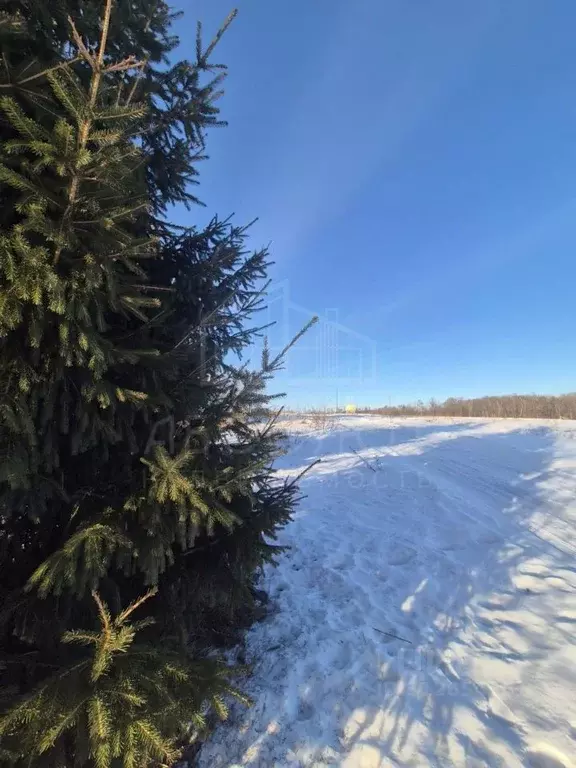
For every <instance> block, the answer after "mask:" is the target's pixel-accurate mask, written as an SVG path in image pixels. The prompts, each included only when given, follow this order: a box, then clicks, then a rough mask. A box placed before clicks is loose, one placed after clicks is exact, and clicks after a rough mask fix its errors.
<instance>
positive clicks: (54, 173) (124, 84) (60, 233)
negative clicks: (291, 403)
mask: <svg viewBox="0 0 576 768" xmlns="http://www.w3.org/2000/svg"><path fill="white" fill-rule="evenodd" d="M48 6H50V7H49V8H48ZM173 18H174V15H173V14H172V13H171V12H170V9H169V8H168V6H167V5H166V4H165V3H164V2H162V1H161V0H138V2H137V3H134V2H133V0H82V3H78V2H77V0H59V2H55V3H49V4H47V3H45V2H44V1H43V0H14V1H13V2H10V3H5V4H4V10H2V12H0V46H1V48H2V57H1V59H0V136H1V146H0V762H2V764H8V765H14V766H17V767H18V768H20V766H32V767H34V768H35V767H36V766H38V767H40V766H47V767H49V768H60V767H62V768H72V767H74V768H84V767H88V768H91V767H92V766H95V767H97V768H117V767H119V766H123V767H124V768H130V767H131V766H134V768H136V767H140V766H149V765H155V766H161V765H166V766H168V765H170V764H171V763H173V762H174V760H176V759H177V757H178V755H179V754H180V750H181V748H182V747H183V746H185V745H186V744H187V743H189V742H190V740H191V739H193V738H195V737H196V735H197V734H198V733H199V732H201V731H202V729H203V728H204V727H205V722H206V717H207V715H209V714H210V713H211V712H212V711H213V712H215V713H216V714H217V715H218V716H220V717H225V716H226V713H227V705H226V699H227V697H229V696H237V697H240V698H242V697H241V696H240V694H239V693H238V692H237V691H236V690H235V688H234V687H233V684H232V681H233V677H234V675H235V674H237V673H238V671H239V670H233V669H229V668H228V667H227V666H226V665H225V664H224V663H222V662H220V661H218V660H217V657H216V656H215V654H214V649H215V648H216V647H218V646H222V645H227V644H230V643H233V642H235V640H236V639H237V637H238V632H239V631H240V630H241V629H242V628H243V627H245V626H247V625H248V624H249V623H250V622H251V621H252V620H253V617H254V616H255V615H256V612H257V608H258V605H257V601H258V597H259V594H260V593H259V592H258V590H256V589H255V579H256V576H257V574H258V572H259V569H260V568H261V567H262V565H263V564H264V563H266V562H271V561H273V558H274V555H275V554H276V553H277V551H278V547H276V546H275V545H273V544H271V543H270V542H271V540H273V539H274V536H275V532H276V531H277V529H278V527H279V526H282V525H284V524H285V523H286V522H287V521H288V520H289V519H290V515H291V511H292V509H293V506H294V503H295V501H296V494H297V488H296V485H295V484H294V483H285V484H282V483H278V481H277V480H276V479H275V477H274V472H273V469H272V467H271V465H272V461H273V459H274V458H275V457H276V456H277V455H278V453H279V452H280V451H281V450H282V443H281V435H280V434H279V433H278V431H277V430H276V428H275V420H276V416H275V415H274V414H272V415H270V405H271V403H270V400H271V398H270V395H269V394H267V392H266V387H267V384H268V382H269V380H270V378H271V376H272V374H273V373H274V372H275V371H276V370H278V368H279V367H280V366H281V365H282V357H283V355H280V356H279V357H276V358H275V359H273V360H271V359H270V356H269V354H268V350H267V348H266V347H265V349H264V354H263V361H262V367H261V369H260V370H257V371H253V370H249V369H247V368H246V367H244V366H236V365H234V364H232V363H231V362H230V361H231V353H236V354H241V353H242V351H243V350H244V349H245V348H246V347H248V346H249V345H250V344H251V343H252V342H253V340H254V337H255V335H258V333H259V331H261V330H262V329H259V328H258V327H254V326H253V324H252V323H251V322H250V318H251V316H252V315H253V314H254V313H255V312H257V311H258V310H259V309H260V308H261V307H262V300H263V289H262V288H261V287H259V282H260V281H261V279H262V278H264V277H265V275H266V268H267V266H268V262H267V253H266V251H257V252H254V253H250V252H248V251H247V250H246V246H245V241H246V230H245V228H243V227H238V226H234V225H233V224H231V223H230V222H229V221H220V220H218V219H214V220H213V221H212V222H211V223H210V224H209V225H208V226H207V227H206V228H204V229H196V228H193V227H191V228H181V227H175V226H171V225H170V223H169V221H168V219H167V212H168V211H169V209H170V206H172V205H173V204H175V203H183V204H185V205H189V204H192V203H195V202H197V201H196V198H195V196H194V194H193V192H192V189H193V185H194V184H195V183H196V182H197V179H196V176H197V168H196V166H197V164H198V162H199V160H201V159H202V158H203V157H204V139H205V133H206V129H207V128H209V127H210V126H212V125H218V124H221V121H220V120H219V117H218V110H217V108H216V106H215V101H216V99H217V98H218V96H219V95H220V88H221V82H222V79H223V76H224V74H225V72H224V69H223V67H222V66H220V65H217V64H213V63H212V61H211V57H212V54H213V51H214V47H215V45H216V43H217V42H218V40H219V39H220V37H221V35H222V34H223V32H224V31H225V29H226V27H227V26H228V24H229V23H230V21H231V19H232V18H233V15H232V16H231V17H230V18H229V19H228V20H227V22H226V23H225V25H224V27H223V28H222V29H221V30H220V31H219V32H218V34H217V36H216V38H215V39H214V41H212V43H210V45H209V46H208V47H207V48H204V47H203V45H202V40H201V35H200V29H199V34H198V43H197V50H196V58H195V61H193V62H188V61H180V62H176V63H171V62H170V60H169V59H168V54H169V53H170V51H171V50H172V49H173V48H174V47H175V46H176V45H177V39H176V38H174V37H173V36H172V35H171V34H170V32H169V28H170V23H171V21H172V20H173Z"/></svg>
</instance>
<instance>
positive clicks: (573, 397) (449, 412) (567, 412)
mask: <svg viewBox="0 0 576 768" xmlns="http://www.w3.org/2000/svg"><path fill="white" fill-rule="evenodd" d="M358 410H359V412H361V413H377V414H382V415H386V416H476V417H498V418H517V419H524V418H534V419H576V393H575V392H570V393H568V394H565V395H491V396H488V397H474V398H470V399H466V398H462V397H449V398H448V399H447V400H444V402H438V401H436V400H434V399H432V400H430V401H428V402H424V401H422V400H419V401H418V402H416V403H409V404H406V405H390V406H382V407H380V408H359V409H358Z"/></svg>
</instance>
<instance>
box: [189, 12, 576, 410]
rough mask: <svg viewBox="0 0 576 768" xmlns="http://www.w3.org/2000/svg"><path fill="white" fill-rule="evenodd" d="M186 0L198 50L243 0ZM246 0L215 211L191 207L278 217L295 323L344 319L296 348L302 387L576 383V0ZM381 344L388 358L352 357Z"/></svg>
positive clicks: (294, 395) (359, 396)
mask: <svg viewBox="0 0 576 768" xmlns="http://www.w3.org/2000/svg"><path fill="white" fill-rule="evenodd" d="M179 7H181V8H182V9H183V10H184V11H185V16H184V18H183V19H182V20H181V21H180V22H178V26H177V32H178V33H179V34H180V36H181V39H182V48H181V53H182V55H183V56H186V55H190V56H192V52H193V39H194V29H195V22H196V20H197V19H200V20H201V21H202V22H203V24H204V27H205V31H206V34H207V35H208V34H210V33H212V32H214V31H215V30H216V29H217V27H218V25H219V23H220V21H221V20H222V19H224V18H225V17H226V15H227V14H228V12H229V11H230V10H231V7H232V6H231V4H230V2H229V0H194V2H180V4H179ZM238 7H239V15H238V18H237V19H236V21H235V22H234V24H233V25H232V27H231V28H230V30H229V31H228V33H227V34H226V36H225V37H224V38H223V40H222V42H221V44H220V46H219V49H218V59H219V60H220V61H223V62H224V63H226V64H228V66H229V68H230V72H229V77H228V80H227V84H226V95H225V97H224V98H223V100H222V102H221V107H222V115H223V117H224V118H225V119H227V120H228V122H229V126H228V128H226V129H223V130H214V131H213V132H212V133H211V134H210V136H209V139H208V153H209V155H210V159H209V160H208V161H207V162H206V163H204V165H203V166H202V168H201V186H200V196H201V198H202V199H203V200H204V202H205V203H206V205H207V208H206V210H205V211H204V210H202V209H198V210H195V211H193V212H191V213H190V214H186V215H185V216H183V217H182V219H183V220H186V221H188V222H190V223H192V222H196V223H201V222H202V221H204V220H205V219H206V217H207V216H208V215H209V214H212V213H214V212H218V213H219V214H220V215H221V216H224V215H227V214H229V213H232V212H233V213H235V215H236V218H237V220H238V221H239V222H245V221H248V220H251V219H252V218H254V217H256V216H258V217H259V221H258V223H257V224H256V225H255V226H254V229H253V244H254V246H257V245H261V244H266V243H268V242H270V244H271V255H272V257H273V258H274V259H275V261H276V264H275V266H274V268H273V269H272V274H271V277H272V278H273V280H274V282H275V284H276V285H282V286H284V287H286V286H287V287H288V295H289V300H288V301H289V307H288V310H287V309H286V307H284V310H283V312H282V313H281V319H280V323H279V325H280V326H282V325H283V324H284V326H286V325H287V324H288V325H289V329H288V330H289V332H291V331H292V330H296V328H297V326H298V324H299V323H300V322H301V321H302V320H304V319H305V318H306V317H307V316H308V315H310V314H313V313H317V314H319V315H321V316H325V315H326V313H327V312H328V315H329V316H330V317H331V318H332V319H334V318H336V319H337V321H338V323H339V326H338V330H337V333H336V332H335V333H336V335H335V334H334V333H333V334H332V336H330V338H331V339H332V341H331V342H330V344H332V347H334V346H336V348H337V349H336V352H334V351H333V350H332V351H331V352H330V354H331V355H332V363H330V365H328V366H326V365H324V364H319V363H318V360H319V359H320V358H322V355H323V354H324V353H323V347H322V344H325V343H326V342H325V341H322V339H325V338H328V337H327V336H326V335H325V336H321V334H322V331H321V330H318V329H317V331H315V332H314V334H316V335H314V334H313V335H312V336H310V338H309V340H308V342H307V343H306V345H304V346H303V347H302V348H301V349H300V350H299V351H298V352H297V353H295V354H294V355H293V356H292V357H291V358H290V359H289V361H288V367H287V370H286V372H285V373H284V374H282V375H281V376H279V379H278V386H279V388H281V389H283V390H286V391H287V392H288V395H289V397H288V402H289V403H291V404H296V405H312V404H317V405H333V404H334V400H335V397H336V392H338V397H339V399H340V400H341V401H343V400H351V401H354V402H357V403H362V404H374V405H376V404H379V403H387V402H389V401H392V402H402V401H412V400H415V399H418V398H423V399H428V398H430V397H436V398H439V399H443V398H445V397H448V396H474V395H482V394H492V393H497V392H520V391H521V392H532V391H538V392H561V391H573V390H576V354H575V350H576V302H575V301H574V294H575V290H576V258H575V257H576V46H575V45H574V29H575V28H576V4H575V3H574V1H573V0H555V2H554V3H543V2H542V1H541V0H499V1H498V2H497V1H496V0H482V1H481V2H472V0H436V1H435V2H429V0H394V1H392V0H354V2H352V1H351V0H291V2H290V3H285V2H278V0H240V2H239V3H238ZM283 301H284V302H286V299H285V298H284V299H283ZM347 330H349V331H350V333H349V334H347V333H346V331H347ZM287 332H288V331H287V328H286V327H279V328H278V329H277V330H276V331H275V332H274V333H276V334H277V337H278V338H277V339H276V341H277V343H281V336H282V334H285V333H287ZM318 334H320V335H318ZM319 339H320V341H319ZM334 339H336V340H335V341H334ZM345 339H348V341H345ZM271 340H272V342H273V343H274V342H275V338H274V335H272V339H271ZM318 345H320V346H318ZM362 345H364V346H366V345H367V348H368V352H367V353H366V352H364V351H359V352H358V354H360V355H366V354H367V355H369V357H370V365H368V366H366V365H364V366H360V367H359V368H358V366H357V367H356V368H354V369H351V368H350V367H349V366H348V367H347V363H344V362H342V361H341V360H340V357H342V360H343V359H344V357H346V354H347V353H346V352H345V351H340V348H342V350H344V347H347V348H350V347H352V348H355V347H356V346H358V349H360V347H361V346H362ZM319 350H320V351H319ZM319 355H320V357H319ZM334 355H335V356H336V358H338V359H337V360H336V362H335V363H334V359H333V358H334ZM324 357H326V355H324ZM322 359H324V358H322ZM339 360H340V361H339ZM367 369H369V374H367V373H366V371H367Z"/></svg>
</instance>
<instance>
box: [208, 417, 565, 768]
mask: <svg viewBox="0 0 576 768" xmlns="http://www.w3.org/2000/svg"><path fill="white" fill-rule="evenodd" d="M290 429H291V430H292V432H293V439H292V442H293V445H292V449H291V451H290V454H289V455H288V456H287V457H285V459H284V460H283V462H282V468H283V469H282V471H283V472H284V473H285V474H287V475H293V474H296V473H297V472H299V471H300V470H301V469H302V468H303V467H304V466H306V465H307V464H309V463H310V462H311V461H313V460H314V459H316V458H321V459H322V461H321V463H319V464H317V465H316V466H315V467H314V468H313V469H312V471H311V472H310V473H309V474H307V475H306V476H305V478H304V479H303V480H302V484H301V488H302V491H303V492H304V493H306V494H307V498H305V499H304V500H303V501H302V502H301V504H300V506H299V510H298V512H297V514H296V516H295V519H294V521H293V522H292V523H291V524H290V525H289V526H288V527H287V528H286V529H285V530H284V531H283V533H282V535H281V543H283V544H288V545H291V546H292V550H291V551H290V552H288V553H287V554H285V555H284V556H283V557H282V558H281V561H280V565H279V567H278V568H277V569H275V570H274V569H270V570H268V571H267V572H266V574H265V579H264V580H265V586H266V588H267V589H268V590H269V592H270V594H271V599H272V603H273V606H274V612H273V613H272V614H271V615H270V616H269V617H268V618H267V619H266V620H265V621H263V622H262V623H260V624H258V625H256V626H255V627H254V628H253V629H252V630H251V631H250V633H249V635H248V640H247V643H248V661H251V660H253V661H254V663H255V665H254V673H253V676H252V677H251V678H250V679H249V680H248V681H247V683H246V689H247V692H248V693H249V694H250V695H251V696H252V697H253V699H254V705H253V707H251V708H250V709H247V710H246V709H244V708H240V707H239V708H235V709H234V710H233V714H232V720H231V722H230V724H223V725H222V726H219V728H218V730H217V732H216V733H215V735H214V736H213V738H212V740H211V742H210V743H209V744H208V745H206V746H205V747H204V749H203V752H202V753H201V756H200V761H199V764H200V766H202V768H208V767H209V768H218V767H219V766H237V765H242V766H244V765H246V766H252V767H253V768H256V767H257V766H262V767H264V766H266V768H268V766H276V767H277V768H288V767H290V768H296V766H310V767H311V766H315V768H320V767H321V766H328V765H337V766H343V767H344V768H376V767H377V766H379V767H381V768H389V767H391V766H417V767H418V768H420V767H422V768H424V767H425V766H435V767H437V768H450V766H458V767H460V766H465V767H466V768H473V767H474V768H479V767H480V766H505V767H506V768H520V767H521V766H539V767H540V768H544V766H546V768H552V767H553V768H559V767H560V766H574V765H576V637H575V632H576V557H575V555H576V422H542V421H536V420H515V421H509V420H488V419H435V420H430V419H402V420H401V419H395V420H390V419H389V418H388V417H372V416H368V417H361V416H357V417H356V416H355V417H342V418H339V419H336V420H335V423H334V426H333V428H332V429H331V430H329V431H321V432H313V431H310V425H306V424H303V423H298V422H292V423H291V425H290Z"/></svg>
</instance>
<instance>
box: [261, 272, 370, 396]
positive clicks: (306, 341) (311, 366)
mask: <svg viewBox="0 0 576 768" xmlns="http://www.w3.org/2000/svg"><path fill="white" fill-rule="evenodd" d="M289 288H290V286H289V281H288V280H284V281H282V282H277V283H274V284H272V285H271V286H270V287H269V288H268V290H267V292H266V293H267V295H266V303H267V305H268V306H267V309H266V312H265V314H266V320H265V322H266V323H273V326H272V327H271V328H269V329H268V330H267V331H266V334H267V336H268V343H269V346H270V351H271V354H272V355H274V354H277V353H278V352H280V351H281V350H282V349H283V348H284V347H285V346H286V344H288V343H289V342H290V340H291V339H292V338H293V337H294V335H295V334H296V333H297V332H298V331H299V330H300V329H301V328H302V327H303V326H304V325H306V323H307V322H308V321H309V320H310V319H311V318H312V317H313V316H314V315H317V316H318V322H317V323H316V325H314V326H313V327H312V328H311V329H310V330H309V331H308V332H307V333H306V334H305V335H304V336H303V337H302V338H301V339H300V340H299V341H298V342H297V344H296V345H295V346H294V347H293V348H292V349H291V350H290V352H289V353H288V355H287V356H286V362H285V367H284V378H287V379H288V380H289V381H290V383H292V384H295V385H299V386H305V385H306V383H310V382H311V381H315V382H318V381H321V380H323V381H325V382H326V383H327V384H333V385H336V386H338V385H342V386H353V387H355V386H357V385H362V384H368V383H370V382H375V381H376V376H377V353H376V342H375V341H374V340H373V339H370V338H369V337H368V336H365V335H363V334H361V333H358V332H357V331H355V330H353V329H352V328H349V327H347V326H346V325H343V324H342V323H340V322H339V320H338V310H336V309H325V310H324V311H318V310H316V311H312V310H310V309H307V308H306V307H303V306H301V305H300V304H297V303H296V302H294V301H292V299H291V298H290V290H289Z"/></svg>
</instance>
